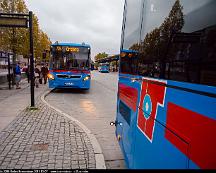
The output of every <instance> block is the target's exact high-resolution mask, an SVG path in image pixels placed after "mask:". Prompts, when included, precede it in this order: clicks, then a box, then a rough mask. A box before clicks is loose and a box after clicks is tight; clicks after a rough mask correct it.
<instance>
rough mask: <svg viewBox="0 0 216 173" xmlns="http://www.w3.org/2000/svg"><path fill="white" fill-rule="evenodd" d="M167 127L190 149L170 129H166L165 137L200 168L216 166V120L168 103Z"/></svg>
mask: <svg viewBox="0 0 216 173" xmlns="http://www.w3.org/2000/svg"><path fill="white" fill-rule="evenodd" d="M166 127H167V129H169V130H171V131H172V132H173V133H175V134H176V135H177V136H179V137H180V138H182V139H183V140H185V141H186V142H187V143H188V144H189V150H187V149H186V147H185V145H182V142H181V141H180V140H177V139H176V138H177V136H175V135H170V134H171V133H170V132H169V130H166V131H165V137H166V138H167V139H168V140H169V141H170V142H171V143H172V144H174V145H175V146H176V147H177V148H178V149H179V150H180V151H182V152H183V153H184V154H185V155H187V156H188V157H189V158H190V159H191V160H192V161H193V162H194V163H196V164H197V165H198V166H199V167H200V168H202V169H212V168H214V169H215V168H216V160H215V155H216V149H215V147H216V139H215V132H216V120H214V119H211V118H208V117H206V116H204V115H201V114H198V113H196V112H192V111H191V110H188V109H185V108H183V107H180V106H178V105H175V104H173V103H168V110H167V122H166Z"/></svg>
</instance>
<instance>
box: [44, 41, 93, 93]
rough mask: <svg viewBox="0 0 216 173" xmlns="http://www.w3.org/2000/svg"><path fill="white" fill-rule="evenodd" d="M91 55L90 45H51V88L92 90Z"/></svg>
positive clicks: (49, 77)
mask: <svg viewBox="0 0 216 173" xmlns="http://www.w3.org/2000/svg"><path fill="white" fill-rule="evenodd" d="M90 54H91V48H90V45H88V44H84V43H83V44H77V43H58V42H57V43H55V44H52V45H51V58H50V66H49V74H48V79H49V88H80V89H89V88H90V80H91V74H90V68H91V64H90Z"/></svg>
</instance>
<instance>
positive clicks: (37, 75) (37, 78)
mask: <svg viewBox="0 0 216 173" xmlns="http://www.w3.org/2000/svg"><path fill="white" fill-rule="evenodd" d="M34 76H35V86H36V88H39V79H40V69H39V68H38V67H37V66H35V73H34Z"/></svg>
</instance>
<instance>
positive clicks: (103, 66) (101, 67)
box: [99, 63, 110, 73]
mask: <svg viewBox="0 0 216 173" xmlns="http://www.w3.org/2000/svg"><path fill="white" fill-rule="evenodd" d="M109 66H110V65H109V63H100V65H99V72H101V73H109Z"/></svg>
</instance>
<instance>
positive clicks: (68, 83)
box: [65, 82, 73, 86]
mask: <svg viewBox="0 0 216 173" xmlns="http://www.w3.org/2000/svg"><path fill="white" fill-rule="evenodd" d="M65 85H67V86H71V85H73V83H72V82H66V83H65Z"/></svg>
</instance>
